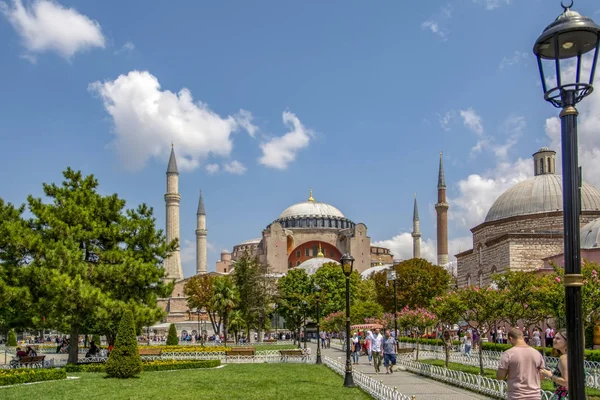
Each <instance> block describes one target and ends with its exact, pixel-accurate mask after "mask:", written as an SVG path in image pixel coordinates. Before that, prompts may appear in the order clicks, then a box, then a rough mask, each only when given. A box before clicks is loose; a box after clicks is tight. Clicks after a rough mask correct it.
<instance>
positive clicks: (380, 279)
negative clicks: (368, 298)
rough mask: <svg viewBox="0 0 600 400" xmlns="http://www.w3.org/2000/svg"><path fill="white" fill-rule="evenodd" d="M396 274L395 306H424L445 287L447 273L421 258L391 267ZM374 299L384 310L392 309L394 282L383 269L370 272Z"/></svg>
mask: <svg viewBox="0 0 600 400" xmlns="http://www.w3.org/2000/svg"><path fill="white" fill-rule="evenodd" d="M394 268H395V269H396V276H397V281H396V285H397V288H396V290H397V296H398V308H399V309H400V308H403V307H405V306H409V307H427V306H429V303H430V302H431V299H433V298H435V297H436V296H440V295H442V294H444V293H445V292H446V291H447V290H448V284H449V282H450V273H448V271H446V270H445V269H444V268H442V267H440V266H437V265H433V264H431V263H430V262H429V261H427V260H425V259H422V258H411V259H410V260H406V261H402V262H401V263H400V264H398V265H396V266H394ZM372 279H373V280H374V281H375V286H376V288H377V301H378V302H379V304H381V305H382V306H383V308H384V310H385V311H387V312H393V311H394V285H393V283H392V282H389V283H388V282H387V279H386V271H381V272H378V273H375V274H373V276H372Z"/></svg>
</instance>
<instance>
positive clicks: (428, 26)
mask: <svg viewBox="0 0 600 400" xmlns="http://www.w3.org/2000/svg"><path fill="white" fill-rule="evenodd" d="M421 29H425V30H429V31H431V33H433V34H434V35H437V36H439V37H440V38H441V39H442V40H443V41H446V40H448V37H447V34H446V32H445V31H444V30H443V29H442V28H441V27H440V25H439V23H438V22H436V21H433V20H427V21H425V22H423V23H422V24H421Z"/></svg>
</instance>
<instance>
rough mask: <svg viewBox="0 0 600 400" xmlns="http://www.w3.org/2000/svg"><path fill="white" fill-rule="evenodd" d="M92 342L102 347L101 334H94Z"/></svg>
mask: <svg viewBox="0 0 600 400" xmlns="http://www.w3.org/2000/svg"><path fill="white" fill-rule="evenodd" d="M92 342H94V343H96V346H98V347H100V345H101V344H102V341H101V339H100V335H98V334H96V335H93V336H92Z"/></svg>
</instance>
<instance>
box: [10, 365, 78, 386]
mask: <svg viewBox="0 0 600 400" xmlns="http://www.w3.org/2000/svg"><path fill="white" fill-rule="evenodd" d="M57 379H67V371H66V370H64V369H62V368H61V369H42V368H18V369H3V370H0V386H5V385H16V384H19V383H29V382H41V381H54V380H57Z"/></svg>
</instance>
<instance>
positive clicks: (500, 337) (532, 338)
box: [490, 326, 555, 347]
mask: <svg viewBox="0 0 600 400" xmlns="http://www.w3.org/2000/svg"><path fill="white" fill-rule="evenodd" d="M522 332H523V340H524V341H525V343H527V344H528V345H530V346H533V347H542V332H541V330H540V328H538V327H535V328H533V329H528V328H526V327H523V330H522ZM554 334H555V332H554V328H552V327H551V326H548V327H547V328H546V331H545V332H544V333H543V335H544V339H545V341H544V343H545V346H546V347H552V343H553V341H554ZM490 336H491V340H492V342H494V343H502V344H507V343H508V335H507V334H506V329H505V328H504V327H500V328H498V329H492V330H491V332H490Z"/></svg>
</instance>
